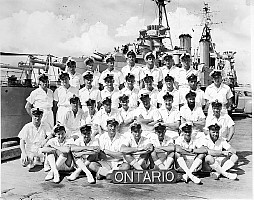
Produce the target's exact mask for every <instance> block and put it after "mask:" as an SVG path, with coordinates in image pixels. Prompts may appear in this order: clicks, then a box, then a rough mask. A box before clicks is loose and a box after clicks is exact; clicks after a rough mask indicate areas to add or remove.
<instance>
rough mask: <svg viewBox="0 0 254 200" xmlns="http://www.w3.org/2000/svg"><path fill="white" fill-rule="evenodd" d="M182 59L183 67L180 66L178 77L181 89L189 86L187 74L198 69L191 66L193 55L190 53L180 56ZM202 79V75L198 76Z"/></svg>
mask: <svg viewBox="0 0 254 200" xmlns="http://www.w3.org/2000/svg"><path fill="white" fill-rule="evenodd" d="M180 61H181V65H182V68H180V71H179V79H178V83H179V89H181V88H182V87H188V81H187V78H186V77H187V76H188V74H192V73H196V74H198V73H197V72H196V70H195V69H193V67H192V66H191V56H190V54H189V53H183V54H182V55H181V56H180ZM199 80H200V77H198V81H199Z"/></svg>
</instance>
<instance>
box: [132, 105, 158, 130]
mask: <svg viewBox="0 0 254 200" xmlns="http://www.w3.org/2000/svg"><path fill="white" fill-rule="evenodd" d="M134 115H135V116H137V117H138V116H139V115H142V116H143V118H144V119H152V120H153V121H158V120H160V119H161V115H160V112H159V110H158V109H157V108H155V107H153V106H151V107H150V109H149V110H147V109H146V108H145V107H144V106H143V105H140V106H139V107H138V108H137V109H136V110H135V114H134ZM142 130H143V132H142V134H143V133H144V135H146V134H148V132H149V133H150V132H151V131H153V132H154V127H153V126H149V125H145V124H142Z"/></svg>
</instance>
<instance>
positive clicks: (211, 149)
mask: <svg viewBox="0 0 254 200" xmlns="http://www.w3.org/2000/svg"><path fill="white" fill-rule="evenodd" d="M208 129H209V135H207V136H206V138H205V146H206V147H207V149H208V155H207V156H206V157H205V165H204V167H205V168H206V169H208V170H210V169H213V170H215V172H212V173H211V175H212V176H213V177H214V178H215V179H219V177H220V175H223V176H225V177H227V178H228V179H231V180H235V179H236V178H237V174H234V173H229V172H227V170H229V169H230V168H232V167H233V166H234V165H235V163H236V162H237V160H238V156H237V155H236V150H235V149H233V148H232V146H231V145H230V144H229V143H228V142H227V141H226V140H225V139H223V138H220V137H219V131H220V126H219V125H218V124H213V125H210V126H209V127H208ZM207 164H208V166H207ZM207 167H208V168H207Z"/></svg>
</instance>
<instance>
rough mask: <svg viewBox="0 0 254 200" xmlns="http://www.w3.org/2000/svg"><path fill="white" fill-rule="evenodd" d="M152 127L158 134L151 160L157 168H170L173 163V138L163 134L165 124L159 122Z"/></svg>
mask: <svg viewBox="0 0 254 200" xmlns="http://www.w3.org/2000/svg"><path fill="white" fill-rule="evenodd" d="M154 129H155V133H156V134H157V136H158V140H157V142H156V144H155V147H154V150H153V152H152V153H151V156H152V159H153V162H154V164H155V166H157V167H158V168H159V169H164V170H167V169H170V168H171V167H172V165H173V163H174V155H175V154H174V151H175V145H174V140H173V139H172V138H170V137H168V136H166V135H165V133H166V126H164V125H162V124H161V123H158V124H156V125H155V127H154Z"/></svg>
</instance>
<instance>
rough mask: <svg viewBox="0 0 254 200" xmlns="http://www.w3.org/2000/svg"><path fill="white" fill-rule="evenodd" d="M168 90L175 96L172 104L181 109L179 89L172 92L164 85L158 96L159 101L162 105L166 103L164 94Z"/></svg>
mask: <svg viewBox="0 0 254 200" xmlns="http://www.w3.org/2000/svg"><path fill="white" fill-rule="evenodd" d="M167 92H168V93H169V94H171V95H172V96H173V97H174V98H173V103H172V106H173V107H175V108H176V109H178V110H179V104H180V94H179V91H178V90H177V89H173V91H171V92H170V91H168V90H167V87H166V86H163V87H162V89H161V91H160V92H159V94H158V97H157V99H158V103H159V104H162V106H163V105H165V103H164V99H163V96H164V95H165V94H166V93H167Z"/></svg>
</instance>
